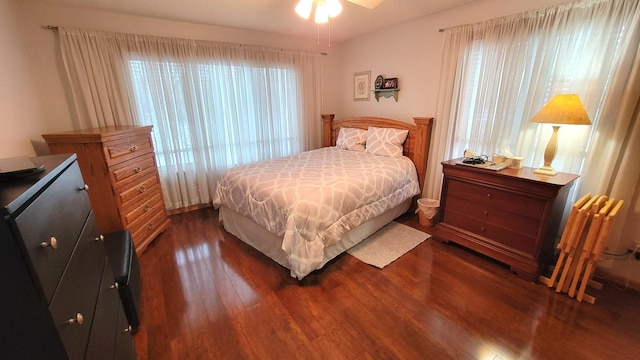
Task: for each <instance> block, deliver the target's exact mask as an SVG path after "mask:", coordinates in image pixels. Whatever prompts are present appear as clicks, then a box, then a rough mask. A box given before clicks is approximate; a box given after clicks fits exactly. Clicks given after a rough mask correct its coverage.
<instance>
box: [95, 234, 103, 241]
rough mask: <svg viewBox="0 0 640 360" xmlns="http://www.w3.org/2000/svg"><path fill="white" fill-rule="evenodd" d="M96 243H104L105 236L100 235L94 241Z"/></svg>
mask: <svg viewBox="0 0 640 360" xmlns="http://www.w3.org/2000/svg"><path fill="white" fill-rule="evenodd" d="M94 240H95V241H104V235H100V236H98V237H97V238H95V239H94Z"/></svg>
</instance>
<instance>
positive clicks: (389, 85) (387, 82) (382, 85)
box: [373, 75, 400, 102]
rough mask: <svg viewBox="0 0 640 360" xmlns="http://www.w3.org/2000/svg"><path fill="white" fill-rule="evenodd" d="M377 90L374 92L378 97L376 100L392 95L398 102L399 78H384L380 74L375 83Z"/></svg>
mask: <svg viewBox="0 0 640 360" xmlns="http://www.w3.org/2000/svg"><path fill="white" fill-rule="evenodd" d="M375 86H376V88H375V90H373V93H374V95H375V97H376V101H380V97H381V96H382V97H385V98H388V97H392V96H393V98H394V99H395V100H396V102H398V91H400V89H399V88H398V78H397V77H394V78H383V77H382V75H378V77H377V78H376V83H375Z"/></svg>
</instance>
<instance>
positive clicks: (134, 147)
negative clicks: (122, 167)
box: [129, 144, 138, 152]
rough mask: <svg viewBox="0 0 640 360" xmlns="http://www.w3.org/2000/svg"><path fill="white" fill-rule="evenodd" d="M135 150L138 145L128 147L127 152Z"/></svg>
mask: <svg viewBox="0 0 640 360" xmlns="http://www.w3.org/2000/svg"><path fill="white" fill-rule="evenodd" d="M136 150H138V145H136V144H133V145H129V151H130V152H134V151H136Z"/></svg>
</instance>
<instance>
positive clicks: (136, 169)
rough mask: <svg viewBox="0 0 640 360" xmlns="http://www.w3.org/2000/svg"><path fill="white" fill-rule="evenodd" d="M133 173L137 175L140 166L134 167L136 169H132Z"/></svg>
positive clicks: (140, 168)
mask: <svg viewBox="0 0 640 360" xmlns="http://www.w3.org/2000/svg"><path fill="white" fill-rule="evenodd" d="M133 171H134V172H135V173H139V172H140V171H142V166H136V167H134V168H133Z"/></svg>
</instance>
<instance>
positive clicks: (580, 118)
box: [529, 94, 591, 176]
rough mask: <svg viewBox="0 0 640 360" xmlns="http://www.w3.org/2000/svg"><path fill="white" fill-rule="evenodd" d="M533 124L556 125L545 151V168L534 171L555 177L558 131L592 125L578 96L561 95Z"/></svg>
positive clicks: (538, 114)
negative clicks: (554, 165) (554, 167)
mask: <svg viewBox="0 0 640 360" xmlns="http://www.w3.org/2000/svg"><path fill="white" fill-rule="evenodd" d="M529 121H531V122H537V123H547V124H555V125H552V126H553V134H552V135H551V139H549V143H548V144H547V147H546V149H545V150H544V166H542V167H540V168H538V169H536V170H534V173H536V174H543V175H549V176H553V175H555V174H557V173H558V172H557V171H555V170H554V169H553V167H551V162H553V159H554V158H555V157H556V148H557V146H558V129H560V125H591V120H589V115H587V112H586V110H585V109H584V105H582V101H581V100H580V97H579V96H578V95H577V94H559V95H556V96H554V97H553V98H552V99H551V100H550V101H549V102H548V103H547V104H546V105H545V106H544V107H543V108H542V110H540V111H539V112H538V113H537V114H536V115H535V116H534V117H533V118H532V119H531V120H529Z"/></svg>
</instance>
